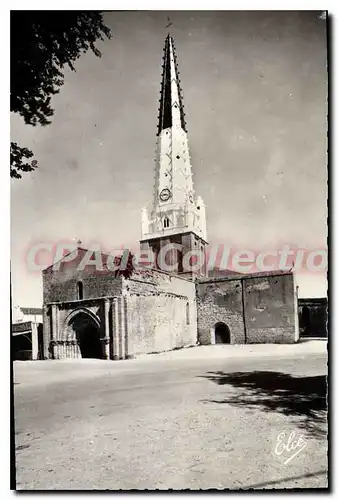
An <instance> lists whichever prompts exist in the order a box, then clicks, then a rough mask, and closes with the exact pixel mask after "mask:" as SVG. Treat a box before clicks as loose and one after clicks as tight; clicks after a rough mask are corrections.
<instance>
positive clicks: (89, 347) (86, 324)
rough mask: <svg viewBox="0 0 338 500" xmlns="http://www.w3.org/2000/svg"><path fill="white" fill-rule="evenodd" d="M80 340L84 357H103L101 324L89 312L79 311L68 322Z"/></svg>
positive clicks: (79, 343)
mask: <svg viewBox="0 0 338 500" xmlns="http://www.w3.org/2000/svg"><path fill="white" fill-rule="evenodd" d="M68 328H69V329H71V330H73V332H74V334H75V336H76V340H77V342H78V345H79V348H80V352H81V357H82V358H98V359H103V358H104V356H103V345H102V343H101V335H100V326H99V324H98V323H97V322H96V321H95V320H94V318H92V317H91V316H90V315H89V314H87V313H86V312H83V311H79V312H78V313H77V314H75V315H74V316H73V317H72V318H71V319H70V321H69V323H68Z"/></svg>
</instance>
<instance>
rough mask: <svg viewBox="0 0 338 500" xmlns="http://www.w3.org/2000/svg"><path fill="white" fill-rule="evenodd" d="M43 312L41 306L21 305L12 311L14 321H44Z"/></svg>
mask: <svg viewBox="0 0 338 500" xmlns="http://www.w3.org/2000/svg"><path fill="white" fill-rule="evenodd" d="M42 320H43V314H42V308H41V307H20V306H16V307H14V308H13V311H12V321H13V323H24V322H26V321H34V322H35V323H42Z"/></svg>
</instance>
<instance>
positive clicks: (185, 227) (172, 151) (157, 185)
mask: <svg viewBox="0 0 338 500" xmlns="http://www.w3.org/2000/svg"><path fill="white" fill-rule="evenodd" d="M162 68H163V73H162V84H161V98H160V108H159V117H158V130H157V136H158V139H157V158H156V166H155V179H154V180H155V182H154V197H153V203H152V207H151V209H150V210H149V211H148V210H147V209H143V210H142V239H141V248H142V249H144V248H152V249H153V251H154V252H155V253H157V251H158V248H159V246H161V245H162V244H164V242H166V243H168V242H174V241H175V242H176V243H177V242H181V243H182V245H183V247H184V248H185V252H187V251H188V249H192V248H193V249H196V248H203V249H204V246H205V245H206V244H207V241H206V239H207V236H206V221H205V206H204V203H203V201H202V199H201V197H200V196H196V195H195V191H194V185H193V174H192V168H191V160H190V153H189V145H188V137H187V128H186V122H185V116H184V110H183V100H182V91H181V84H180V81H179V78H178V75H179V73H178V70H177V57H176V54H175V48H174V42H173V39H172V37H171V36H170V35H168V36H167V38H166V40H165V46H164V57H163V66H162ZM149 208H150V207H149ZM179 244H180V243H179ZM180 272H182V271H180Z"/></svg>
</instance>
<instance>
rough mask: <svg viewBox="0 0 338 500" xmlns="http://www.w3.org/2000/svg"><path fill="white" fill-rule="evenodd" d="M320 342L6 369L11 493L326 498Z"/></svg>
mask: <svg viewBox="0 0 338 500" xmlns="http://www.w3.org/2000/svg"><path fill="white" fill-rule="evenodd" d="M326 374H327V355H326V342H325V341H313V342H305V343H303V344H298V345H294V346H221V345H219V346H206V347H195V348H191V349H184V350H180V351H175V352H174V353H165V354H160V355H151V356H148V357H144V356H141V357H140V358H138V359H134V360H128V361H118V362H113V361H102V360H64V361H62V360H60V361H36V362H15V363H14V394H15V441H16V442H15V445H16V474H17V489H19V490H27V489H28V490H33V489H51V490H56V489H68V490H69V489H73V490H78V489H81V490H83V489H113V490H116V489H141V490H143V489H169V488H172V489H175V490H181V489H187V488H189V489H211V488H217V489H224V488H231V489H238V488H297V487H301V488H318V487H326V486H327V477H326V470H327V436H326V427H327V426H326V412H325V383H326V380H325V376H326Z"/></svg>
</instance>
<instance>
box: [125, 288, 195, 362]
mask: <svg viewBox="0 0 338 500" xmlns="http://www.w3.org/2000/svg"><path fill="white" fill-rule="evenodd" d="M126 303H127V318H128V320H127V338H128V348H127V349H128V354H129V355H136V354H142V353H152V352H162V351H169V350H171V349H174V348H179V347H184V346H187V345H191V344H195V343H196V335H192V334H191V329H190V321H191V320H190V318H188V317H187V313H188V312H189V311H187V303H188V300H187V297H183V296H177V295H173V294H169V293H156V294H148V295H140V294H138V295H136V294H131V295H128V296H127V297H126Z"/></svg>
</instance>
